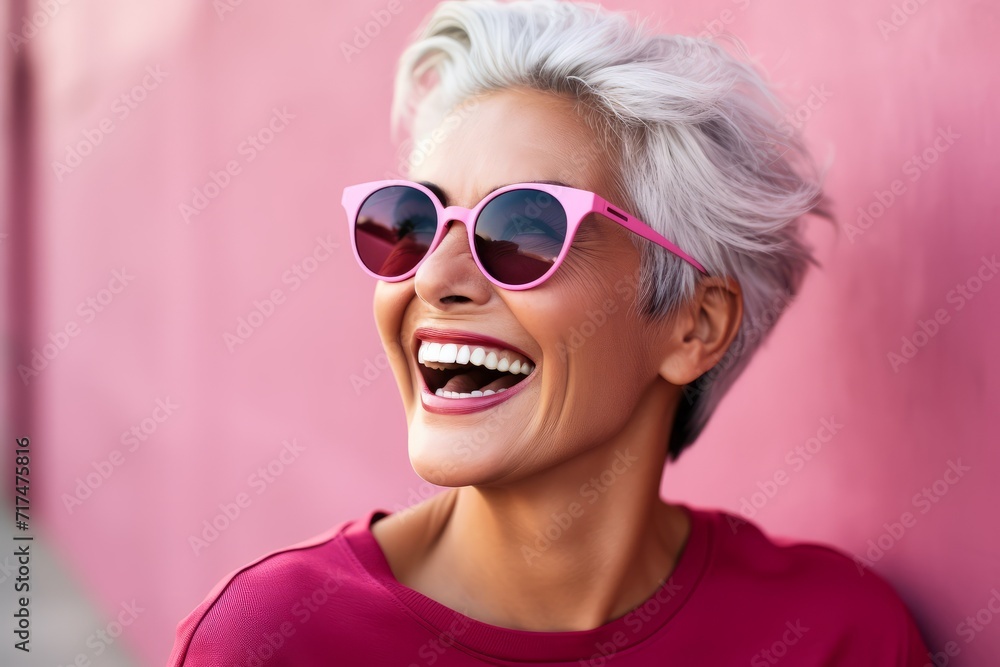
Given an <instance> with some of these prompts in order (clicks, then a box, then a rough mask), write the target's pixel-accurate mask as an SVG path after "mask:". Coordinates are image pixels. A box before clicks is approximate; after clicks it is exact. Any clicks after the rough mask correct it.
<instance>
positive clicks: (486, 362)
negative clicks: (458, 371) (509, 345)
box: [417, 341, 535, 375]
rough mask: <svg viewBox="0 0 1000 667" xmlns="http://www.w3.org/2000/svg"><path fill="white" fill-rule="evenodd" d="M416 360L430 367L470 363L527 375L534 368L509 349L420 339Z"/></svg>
mask: <svg viewBox="0 0 1000 667" xmlns="http://www.w3.org/2000/svg"><path fill="white" fill-rule="evenodd" d="M417 362H418V363H421V364H424V365H425V366H430V367H432V368H433V367H434V366H432V364H434V365H435V366H436V365H437V364H472V365H473V366H485V367H486V368H489V369H490V370H498V371H504V372H506V373H513V374H515V375H517V374H518V373H520V374H522V375H528V374H529V373H531V371H533V370H534V369H535V367H534V365H532V363H531V362H530V361H528V360H527V359H526V358H524V357H522V356H521V355H519V354H517V353H516V352H511V351H510V350H503V349H500V348H495V347H475V346H471V345H460V344H457V343H429V342H427V341H420V350H419V351H418V352H417ZM428 362H429V363H428Z"/></svg>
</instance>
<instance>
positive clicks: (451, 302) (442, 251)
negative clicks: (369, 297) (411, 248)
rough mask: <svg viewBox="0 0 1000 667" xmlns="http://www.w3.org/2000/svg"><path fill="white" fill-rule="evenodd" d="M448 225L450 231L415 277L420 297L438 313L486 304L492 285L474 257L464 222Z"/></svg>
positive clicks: (453, 221) (454, 221)
mask: <svg viewBox="0 0 1000 667" xmlns="http://www.w3.org/2000/svg"><path fill="white" fill-rule="evenodd" d="M446 224H447V225H448V229H447V231H446V232H445V235H444V238H443V239H441V243H440V244H439V245H438V247H437V248H435V249H434V251H433V252H431V254H430V256H428V257H427V258H426V259H424V262H423V264H421V265H420V267H419V268H418V269H417V272H416V274H415V275H414V277H413V278H414V281H413V287H414V290H415V291H416V293H417V296H419V297H420V299H421V300H422V301H424V303H426V304H427V305H429V306H432V307H434V308H437V309H439V310H454V309H455V308H457V307H460V304H483V303H486V302H487V301H488V300H489V298H490V295H491V293H492V287H493V286H492V283H490V281H489V280H488V279H487V278H486V276H484V275H483V274H482V272H481V271H480V270H479V267H478V266H477V265H476V261H475V260H474V259H473V258H472V249H471V248H470V247H469V232H468V230H467V229H466V226H465V223H463V222H459V221H458V220H449V221H448V222H447V223H446Z"/></svg>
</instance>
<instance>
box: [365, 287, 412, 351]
mask: <svg viewBox="0 0 1000 667" xmlns="http://www.w3.org/2000/svg"><path fill="white" fill-rule="evenodd" d="M407 285H411V286H412V283H410V281H405V282H403V283H385V282H382V281H379V282H378V283H377V284H376V285H375V296H374V298H373V300H372V310H373V312H374V315H375V327H376V328H377V329H378V333H379V338H380V339H381V341H382V347H384V348H385V352H386V355H387V356H388V357H389V360H390V362H392V364H393V367H394V368H395V367H397V365H398V364H405V363H406V361H405V357H404V356H403V355H402V352H403V350H402V345H401V342H400V336H401V334H403V333H404V332H403V331H402V323H403V317H404V315H405V313H406V307H407V304H409V303H410V301H411V296H412V293H413V290H412V287H406V286H407Z"/></svg>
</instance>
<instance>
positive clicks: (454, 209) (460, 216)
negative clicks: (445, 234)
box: [441, 206, 472, 227]
mask: <svg viewBox="0 0 1000 667" xmlns="http://www.w3.org/2000/svg"><path fill="white" fill-rule="evenodd" d="M441 214H442V216H443V222H445V223H448V222H451V221H452V220H457V221H458V222H461V223H462V224H464V225H465V226H466V227H468V226H469V224H471V223H472V209H468V208H462V207H461V206H448V207H446V208H445V209H444V211H442V213H441Z"/></svg>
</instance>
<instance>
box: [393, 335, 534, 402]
mask: <svg viewBox="0 0 1000 667" xmlns="http://www.w3.org/2000/svg"><path fill="white" fill-rule="evenodd" d="M413 337H414V343H413V346H414V347H413V350H412V351H413V354H414V357H415V358H416V359H417V367H418V369H419V372H420V375H421V379H422V385H423V386H422V390H421V400H422V402H423V405H424V407H425V408H426V409H427V410H428V411H430V412H438V413H445V414H456V413H466V412H474V411H477V410H482V409H486V408H488V407H490V406H492V405H496V404H497V403H500V402H503V401H505V400H508V399H510V398H512V397H513V396H514V395H515V394H516V393H518V392H520V390H521V389H522V388H523V387H524V385H525V384H527V383H528V382H529V380H531V379H532V378H533V377H534V376H535V374H536V373H535V363H534V360H533V359H532V358H531V357H529V356H528V355H527V354H525V353H524V352H522V351H521V350H520V349H518V348H516V347H514V346H512V345H509V344H507V343H505V342H504V341H501V340H499V339H497V338H494V337H492V336H486V335H482V334H477V333H472V332H468V331H459V330H443V329H433V328H429V327H422V328H419V329H417V330H416V331H414V336H413Z"/></svg>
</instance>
